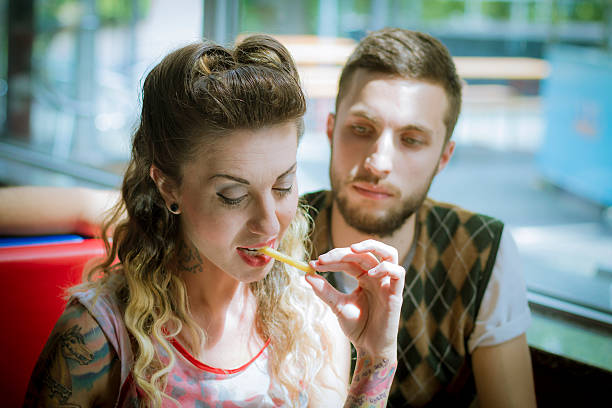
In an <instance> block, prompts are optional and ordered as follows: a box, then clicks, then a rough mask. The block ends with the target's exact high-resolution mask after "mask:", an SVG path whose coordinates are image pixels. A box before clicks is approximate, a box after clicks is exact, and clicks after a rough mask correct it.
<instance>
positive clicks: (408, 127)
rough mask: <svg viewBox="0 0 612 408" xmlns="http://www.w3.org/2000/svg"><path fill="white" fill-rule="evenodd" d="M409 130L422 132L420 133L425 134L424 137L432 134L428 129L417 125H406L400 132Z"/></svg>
mask: <svg viewBox="0 0 612 408" xmlns="http://www.w3.org/2000/svg"><path fill="white" fill-rule="evenodd" d="M410 130H416V131H417V132H422V133H425V134H426V135H431V134H432V133H433V130H431V129H429V128H428V127H426V126H422V125H417V124H410V125H406V126H404V127H402V128H400V131H402V132H405V131H410Z"/></svg>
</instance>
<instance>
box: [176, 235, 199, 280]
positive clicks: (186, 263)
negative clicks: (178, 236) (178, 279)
mask: <svg viewBox="0 0 612 408" xmlns="http://www.w3.org/2000/svg"><path fill="white" fill-rule="evenodd" d="M178 264H179V268H180V269H181V270H183V271H187V272H191V273H198V272H202V258H201V257H200V253H199V252H198V250H197V248H196V247H195V246H194V245H193V244H192V245H188V244H186V243H185V242H184V241H181V243H180V244H179V248H178Z"/></svg>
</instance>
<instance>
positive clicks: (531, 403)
mask: <svg viewBox="0 0 612 408" xmlns="http://www.w3.org/2000/svg"><path fill="white" fill-rule="evenodd" d="M472 365H473V369H474V378H475V380H476V389H477V391H478V402H479V406H480V407H483V408H487V407H496V408H497V407H501V408H504V407H521V408H523V407H525V408H527V407H535V406H536V399H535V390H534V385H533V374H532V368H531V357H530V354H529V346H528V345H527V340H526V337H525V335H524V334H523V335H521V336H518V337H515V338H514V339H512V340H508V341H506V342H504V343H501V344H498V345H495V346H484V347H478V348H476V349H475V350H474V352H473V353H472Z"/></svg>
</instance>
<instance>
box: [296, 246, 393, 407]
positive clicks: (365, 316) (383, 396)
mask: <svg viewBox="0 0 612 408" xmlns="http://www.w3.org/2000/svg"><path fill="white" fill-rule="evenodd" d="M311 265H312V266H313V267H314V268H315V269H316V270H317V271H320V272H331V271H344V272H346V273H348V274H349V275H351V276H353V277H354V278H356V279H357V281H358V283H359V286H358V287H357V289H355V290H354V291H353V292H352V293H349V294H343V293H340V292H338V291H337V290H336V289H334V288H333V287H332V286H331V285H330V284H329V283H328V282H327V281H326V280H325V279H323V278H322V277H321V276H319V275H307V277H306V280H307V281H308V282H309V283H310V284H311V286H312V288H313V290H314V292H315V294H317V296H319V297H320V298H321V299H322V300H323V301H324V302H325V303H326V304H327V305H328V306H329V307H330V309H331V311H332V312H333V313H334V314H335V315H336V317H337V319H338V322H339V325H340V327H341V328H342V331H343V332H344V334H345V336H346V337H347V338H348V339H350V341H351V342H352V343H353V345H354V346H355V349H356V350H357V362H356V366H355V371H354V373H353V379H352V381H351V384H350V387H349V390H348V396H347V398H346V402H345V406H348V407H385V406H386V404H387V398H388V396H389V391H390V389H391V384H392V382H393V377H394V375H395V371H396V368H397V333H398V329H399V318H400V310H401V306H402V300H403V295H402V292H403V288H404V278H405V271H404V268H402V266H400V265H398V263H397V250H395V248H392V247H390V246H388V245H385V244H383V243H381V242H378V241H374V240H367V241H363V242H360V243H358V244H353V245H351V247H350V248H336V249H333V250H331V251H330V252H328V253H326V254H323V255H321V256H320V257H319V258H318V259H317V261H313V262H311Z"/></svg>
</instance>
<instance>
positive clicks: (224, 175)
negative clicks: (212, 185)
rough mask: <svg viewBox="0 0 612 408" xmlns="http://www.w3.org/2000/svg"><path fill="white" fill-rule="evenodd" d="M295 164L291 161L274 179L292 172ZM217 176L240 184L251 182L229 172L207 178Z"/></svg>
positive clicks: (210, 178)
mask: <svg viewBox="0 0 612 408" xmlns="http://www.w3.org/2000/svg"><path fill="white" fill-rule="evenodd" d="M296 166H297V162H296V163H293V164H292V165H291V167H289V169H287V171H285V172H283V174H281V175H280V176H278V177H277V178H276V179H277V180H278V179H281V178H283V177H285V176H286V175H287V174H290V173H292V172H293V171H294V170H295V167H296ZM217 177H222V178H226V179H229V180H232V181H236V182H238V183H241V184H246V185H250V184H251V183H249V181H248V180H245V179H243V178H241V177H236V176H232V175H231V174H224V173H218V174H213V175H212V176H210V177H209V178H208V179H209V180H212V179H214V178H217Z"/></svg>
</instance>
